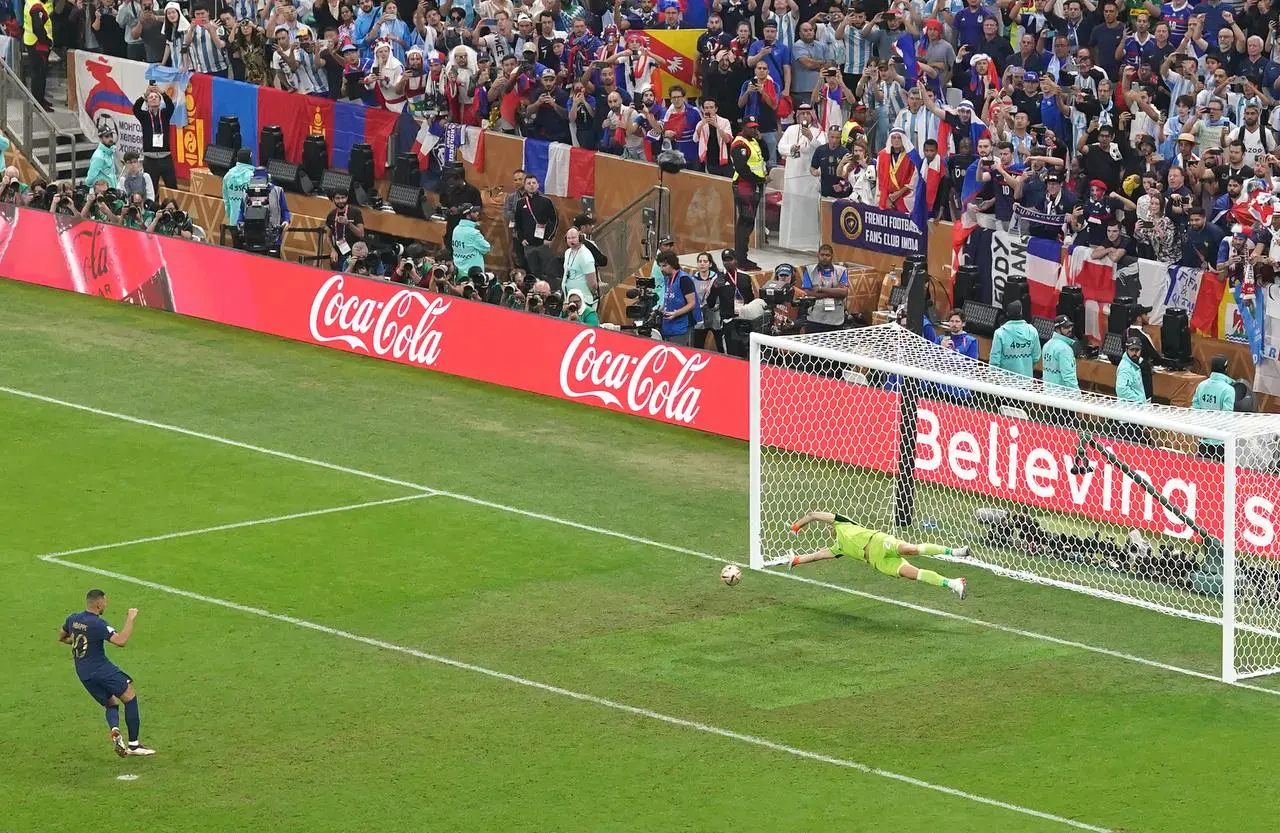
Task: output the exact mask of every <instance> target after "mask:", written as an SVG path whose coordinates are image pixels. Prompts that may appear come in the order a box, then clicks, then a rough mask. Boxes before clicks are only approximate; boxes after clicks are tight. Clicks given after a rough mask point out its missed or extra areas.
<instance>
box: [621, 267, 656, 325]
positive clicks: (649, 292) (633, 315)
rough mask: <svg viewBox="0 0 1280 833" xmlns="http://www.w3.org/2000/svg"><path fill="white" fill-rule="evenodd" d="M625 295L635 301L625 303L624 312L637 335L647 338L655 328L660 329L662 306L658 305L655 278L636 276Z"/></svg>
mask: <svg viewBox="0 0 1280 833" xmlns="http://www.w3.org/2000/svg"><path fill="white" fill-rule="evenodd" d="M627 297H628V298H634V299H635V301H636V302H635V303H634V304H628V305H627V309H626V314H627V318H629V319H630V320H631V323H632V324H633V325H634V326H635V328H636V334H637V335H641V336H644V337H645V338H648V337H649V336H650V335H651V334H652V333H653V331H654V330H655V329H661V327H662V308H661V307H660V306H659V298H658V281H657V279H656V278H653V277H647V278H636V285H635V287H633V288H632V289H628V290H627Z"/></svg>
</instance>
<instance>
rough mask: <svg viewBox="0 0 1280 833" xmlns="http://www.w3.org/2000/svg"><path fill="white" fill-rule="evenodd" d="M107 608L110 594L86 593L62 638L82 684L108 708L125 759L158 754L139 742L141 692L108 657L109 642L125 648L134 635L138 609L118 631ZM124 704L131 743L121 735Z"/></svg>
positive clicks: (113, 738) (114, 743)
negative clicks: (106, 614)
mask: <svg viewBox="0 0 1280 833" xmlns="http://www.w3.org/2000/svg"><path fill="white" fill-rule="evenodd" d="M106 609H107V594H106V593H104V592H103V591H101V590H90V591H89V592H88V593H87V594H86V595H85V602H84V610H83V611H82V612H80V613H73V614H71V615H70V616H68V617H67V619H66V621H65V622H63V623H62V628H61V629H59V631H58V641H59V642H63V643H65V644H67V645H70V646H71V659H72V661H74V662H75V665H76V676H77V677H79V678H80V683H81V684H82V685H83V686H84V687H85V690H87V691H88V692H89V694H90V696H92V697H93V699H94V700H97V701H98V702H99V703H100V704H102V706H103V708H105V709H106V710H107V725H108V726H110V727H111V745H112V746H113V747H115V751H116V754H117V755H119V756H120V757H121V758H124V757H127V756H129V755H154V754H155V750H154V749H148V748H147V747H145V746H143V745H142V744H141V743H140V742H139V741H138V723H139V720H138V695H137V693H136V692H134V690H133V680H131V679H129V675H128V674H126V673H124V672H123V671H121V670H120V669H119V668H117V667H116V665H115V663H113V662H111V660H109V659H107V652H106V647H105V644H106V643H107V642H110V643H111V644H112V645H115V646H117V647H120V648H123V647H124V646H125V645H126V644H128V642H129V637H130V636H132V635H133V620H134V619H136V618H137V616H138V611H137V608H130V609H129V613H128V614H127V615H126V616H125V621H124V628H122V629H121V630H119V631H117V630H116V629H115V628H113V627H111V626H110V625H108V624H107V621H106V620H105V619H103V618H102V614H103V612H104V611H105V610H106ZM121 703H123V704H124V721H125V725H126V727H127V728H128V730H129V745H128V746H125V742H124V738H122V737H121V736H120V704H121Z"/></svg>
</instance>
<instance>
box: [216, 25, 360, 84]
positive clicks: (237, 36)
mask: <svg viewBox="0 0 1280 833" xmlns="http://www.w3.org/2000/svg"><path fill="white" fill-rule="evenodd" d="M351 48H352V51H354V50H355V47H354V46H353V47H351ZM231 50H232V54H233V55H235V56H237V57H238V58H239V59H240V61H241V63H242V64H243V65H244V78H243V79H241V80H243V81H247V82H248V83H250V84H260V85H261V84H267V83H268V69H269V68H270V67H269V65H268V63H267V36H266V35H265V34H263V32H262V29H261V28H259V26H258V25H257V24H256V23H254V22H253V21H252V20H241V21H240V22H239V23H238V24H237V25H236V28H235V31H234V32H233V33H232V35H231ZM273 60H274V58H273Z"/></svg>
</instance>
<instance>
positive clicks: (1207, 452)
mask: <svg viewBox="0 0 1280 833" xmlns="http://www.w3.org/2000/svg"><path fill="white" fill-rule="evenodd" d="M1227 369H1228V364H1227V357H1226V356H1224V355H1222V354H1221V353H1219V354H1218V355H1216V356H1214V357H1213V359H1212V360H1211V361H1210V362H1209V378H1207V379H1205V380H1204V381H1203V382H1201V383H1200V384H1198V385H1196V392H1195V395H1194V396H1193V397H1192V398H1191V407H1192V408H1196V409H1198V410H1201V411H1234V410H1235V408H1236V388H1235V385H1234V384H1233V383H1232V381H1231V377H1230V376H1228V375H1227ZM1222 449H1223V445H1222V440H1207V439H1202V440H1200V447H1199V449H1197V453H1198V454H1199V455H1200V456H1201V457H1204V458H1206V459H1208V460H1221V459H1222V457H1223V450H1222Z"/></svg>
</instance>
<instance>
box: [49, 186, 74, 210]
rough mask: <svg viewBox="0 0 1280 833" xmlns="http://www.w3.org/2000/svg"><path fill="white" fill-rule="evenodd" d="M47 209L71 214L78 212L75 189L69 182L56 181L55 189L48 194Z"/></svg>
mask: <svg viewBox="0 0 1280 833" xmlns="http://www.w3.org/2000/svg"><path fill="white" fill-rule="evenodd" d="M49 210H50V211H52V212H53V213H54V214H63V215H71V216H74V215H76V214H79V213H80V211H79V210H78V209H77V208H76V196H75V189H74V188H72V187H71V183H70V182H60V183H58V187H57V190H55V191H54V192H53V193H52V194H50V195H49Z"/></svg>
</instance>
